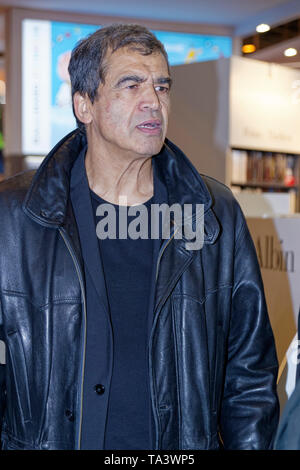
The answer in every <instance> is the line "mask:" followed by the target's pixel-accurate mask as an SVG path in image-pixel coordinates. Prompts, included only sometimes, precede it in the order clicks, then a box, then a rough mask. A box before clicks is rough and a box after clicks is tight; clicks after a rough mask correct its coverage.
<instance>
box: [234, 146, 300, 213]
mask: <svg viewBox="0 0 300 470" xmlns="http://www.w3.org/2000/svg"><path fill="white" fill-rule="evenodd" d="M299 162H300V154H289V153H283V152H269V151H259V150H245V149H236V148H234V149H232V150H231V181H230V186H231V187H233V188H234V189H235V190H236V189H237V188H239V190H241V191H243V190H247V191H248V192H249V191H252V192H256V193H289V195H290V203H289V213H294V212H299V210H300V201H299V181H300V179H299V168H300V165H299ZM235 192H236V191H235ZM269 197H272V196H269ZM276 198H277V200H278V196H276Z"/></svg>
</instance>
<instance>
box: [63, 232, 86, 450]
mask: <svg viewBox="0 0 300 470" xmlns="http://www.w3.org/2000/svg"><path fill="white" fill-rule="evenodd" d="M59 233H60V234H61V236H62V238H63V240H64V242H65V245H66V247H67V249H68V251H69V253H70V255H71V257H72V260H73V262H74V265H75V268H76V272H77V276H78V279H79V283H80V288H81V293H82V298H83V311H84V334H83V339H82V340H81V343H82V344H81V346H82V350H83V355H82V362H81V365H80V374H81V383H80V402H79V408H80V413H79V427H78V436H77V443H76V445H77V449H78V450H80V441H81V428H82V407H83V383H84V368H85V353H86V319H87V313H86V298H85V289H84V283H83V278H82V274H81V269H80V266H79V263H78V261H77V258H76V256H75V254H74V251H73V249H72V245H71V243H70V241H69V240H68V237H67V234H66V232H65V231H64V229H62V228H59ZM78 401H79V400H78V399H77V403H78Z"/></svg>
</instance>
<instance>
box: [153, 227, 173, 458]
mask: <svg viewBox="0 0 300 470" xmlns="http://www.w3.org/2000/svg"><path fill="white" fill-rule="evenodd" d="M175 233H176V230H175V229H173V233H172V234H170V235H172V236H170V238H168V240H166V241H164V243H163V244H162V246H161V248H160V250H159V253H158V258H157V263H156V274H155V283H156V281H157V278H158V271H159V265H160V261H161V258H162V255H163V253H164V251H165V249H166V248H167V246H168V245H169V243H170V242H171V240H172V239H173V238H174V236H175ZM159 313H160V308H157V309H156V311H155V312H154V321H153V325H152V329H151V333H150V339H149V349H148V353H149V357H148V360H149V371H151V377H152V358H151V350H152V341H153V335H154V330H155V327H156V323H157V319H158V316H159ZM153 382H154V380H153V379H152V380H151V381H150V390H151V395H152V400H151V404H152V412H153V417H154V421H155V427H156V439H155V450H158V449H159V431H158V429H159V423H158V415H157V409H156V407H155V403H154V401H155V393H154V386H153Z"/></svg>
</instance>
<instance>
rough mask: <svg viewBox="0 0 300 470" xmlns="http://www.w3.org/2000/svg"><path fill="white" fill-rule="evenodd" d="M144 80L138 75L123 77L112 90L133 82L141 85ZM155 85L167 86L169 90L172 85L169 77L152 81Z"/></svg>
mask: <svg viewBox="0 0 300 470" xmlns="http://www.w3.org/2000/svg"><path fill="white" fill-rule="evenodd" d="M145 81H146V79H145V78H142V77H140V76H139V75H125V76H124V77H121V78H120V79H119V80H118V81H117V83H116V85H115V86H114V88H120V87H121V86H122V85H123V84H124V83H126V82H135V83H143V82H145ZM154 82H155V83H157V84H166V83H167V84H168V85H169V86H170V88H171V84H172V79H171V78H170V77H159V78H156V79H155V80H154Z"/></svg>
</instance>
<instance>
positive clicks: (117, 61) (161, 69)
mask: <svg viewBox="0 0 300 470" xmlns="http://www.w3.org/2000/svg"><path fill="white" fill-rule="evenodd" d="M132 67H134V68H141V69H142V68H145V69H146V68H147V67H150V68H151V69H153V70H155V71H156V72H157V73H160V74H164V75H168V76H170V68H169V64H168V61H167V59H166V58H165V56H164V54H163V53H162V52H161V51H160V50H154V51H153V52H151V53H145V49H144V48H142V47H141V46H140V45H139V44H130V45H127V46H125V47H120V48H119V49H117V50H115V51H114V50H112V49H109V50H108V51H107V53H106V55H105V57H104V60H103V78H106V77H107V76H108V75H109V76H112V75H114V74H117V73H119V72H121V71H122V70H125V69H128V71H130V69H131V68H132Z"/></svg>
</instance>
